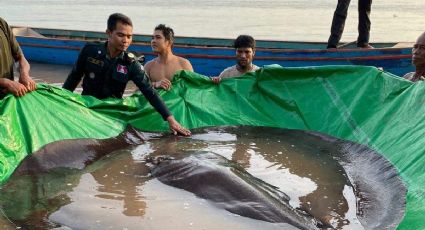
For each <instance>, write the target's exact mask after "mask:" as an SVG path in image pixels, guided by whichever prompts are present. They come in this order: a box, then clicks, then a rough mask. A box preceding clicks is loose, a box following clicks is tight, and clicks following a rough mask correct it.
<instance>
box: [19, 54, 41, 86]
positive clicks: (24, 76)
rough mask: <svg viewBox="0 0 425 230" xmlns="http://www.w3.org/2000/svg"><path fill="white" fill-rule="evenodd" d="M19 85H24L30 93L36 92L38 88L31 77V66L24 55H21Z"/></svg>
mask: <svg viewBox="0 0 425 230" xmlns="http://www.w3.org/2000/svg"><path fill="white" fill-rule="evenodd" d="M18 62H19V83H21V84H22V85H24V86H25V87H26V88H27V90H28V91H34V90H35V89H36V88H37V86H36V84H35V81H34V80H33V79H32V78H31V77H30V64H29V63H28V61H27V59H26V58H25V56H24V55H23V54H21V55H20V57H19V59H18Z"/></svg>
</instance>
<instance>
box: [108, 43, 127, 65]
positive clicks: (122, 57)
mask: <svg viewBox="0 0 425 230" xmlns="http://www.w3.org/2000/svg"><path fill="white" fill-rule="evenodd" d="M103 48H104V49H105V51H104V52H105V54H106V57H108V59H111V57H110V56H109V52H108V42H107V41H106V42H105V45H104V46H103ZM124 54H125V51H122V52H121V53H120V54H118V56H116V57H115V58H117V59H121V60H123V59H124Z"/></svg>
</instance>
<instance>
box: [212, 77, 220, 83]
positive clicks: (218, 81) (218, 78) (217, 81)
mask: <svg viewBox="0 0 425 230" xmlns="http://www.w3.org/2000/svg"><path fill="white" fill-rule="evenodd" d="M211 81H212V82H214V83H215V84H219V83H220V81H221V77H212V78H211Z"/></svg>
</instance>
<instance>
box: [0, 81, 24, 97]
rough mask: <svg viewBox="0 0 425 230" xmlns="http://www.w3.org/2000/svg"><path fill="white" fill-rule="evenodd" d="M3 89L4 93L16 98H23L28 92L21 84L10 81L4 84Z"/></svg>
mask: <svg viewBox="0 0 425 230" xmlns="http://www.w3.org/2000/svg"><path fill="white" fill-rule="evenodd" d="M4 88H5V89H6V93H11V94H13V95H15V96H17V97H21V96H24V95H25V93H26V92H27V91H28V89H27V87H25V86H24V85H23V84H21V83H19V82H16V81H11V80H7V82H5V84H4Z"/></svg>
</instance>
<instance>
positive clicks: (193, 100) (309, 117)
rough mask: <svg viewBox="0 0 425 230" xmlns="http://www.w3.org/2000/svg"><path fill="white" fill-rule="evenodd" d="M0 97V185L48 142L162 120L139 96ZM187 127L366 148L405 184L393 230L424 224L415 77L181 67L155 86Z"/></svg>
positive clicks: (56, 92)
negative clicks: (167, 86) (314, 134)
mask: <svg viewBox="0 0 425 230" xmlns="http://www.w3.org/2000/svg"><path fill="white" fill-rule="evenodd" d="M38 87H39V89H38V90H37V91H36V92H32V93H30V94H27V95H25V96H24V97H22V98H15V97H13V96H7V97H6V98H4V99H3V100H1V101H0V109H1V110H0V113H1V116H0V182H2V183H4V182H5V181H6V180H7V179H8V178H9V176H10V175H11V174H12V173H13V170H14V169H15V168H16V167H17V165H18V164H19V162H20V161H21V160H22V159H23V158H24V157H25V156H26V155H28V154H31V153H32V152H34V151H36V150H38V149H40V148H41V147H42V146H44V145H46V144H48V143H51V142H53V141H56V140H62V139H72V138H108V137H112V136H116V135H118V134H119V133H120V132H122V131H123V130H124V129H125V127H126V126H127V125H128V124H131V125H133V126H135V127H136V128H139V129H141V130H146V131H164V130H167V127H168V126H167V123H166V122H164V121H162V119H161V117H160V115H159V114H157V113H156V112H155V111H154V110H153V108H152V107H151V106H150V105H149V104H148V103H147V102H146V101H145V99H144V97H143V96H141V95H140V94H137V93H136V94H134V95H133V96H131V97H128V98H125V99H124V100H119V99H108V100H104V101H100V100H97V99H95V98H93V97H86V96H84V97H83V96H80V95H77V94H73V93H70V92H68V91H66V90H62V89H59V88H55V87H52V86H48V85H39V86H38ZM160 95H161V96H162V97H163V99H164V100H165V101H166V104H167V105H168V106H169V108H170V109H171V111H172V112H173V113H174V115H175V117H176V119H177V120H178V121H180V122H181V123H182V124H183V125H185V126H186V127H188V128H198V127H203V126H217V125H253V126H271V127H280V128H289V129H302V130H313V131H318V132H322V133H325V134H328V135H331V136H335V137H338V138H341V139H345V140H351V141H355V142H358V143H361V144H365V145H368V146H369V147H371V148H373V149H375V150H376V151H378V152H379V153H381V154H382V155H384V156H385V157H387V158H388V160H390V161H391V162H392V163H393V164H394V165H395V166H396V168H397V169H398V170H399V172H400V175H401V177H402V178H403V180H404V181H405V182H406V184H407V186H408V194H407V210H406V214H405V218H404V219H403V221H402V223H401V224H400V226H399V229H425V188H424V186H423V185H422V183H423V182H425V147H424V146H425V138H424V137H425V106H424V102H425V96H424V95H425V82H421V83H416V84H413V83H411V82H408V81H406V80H403V79H401V78H399V77H397V76H394V75H391V74H389V73H386V72H383V71H380V70H378V69H376V68H373V67H362V66H327V67H308V68H281V67H279V66H269V67H266V68H263V69H261V70H259V71H257V72H255V73H252V74H247V75H244V76H242V77H239V78H233V79H223V80H222V82H221V84H219V85H215V84H213V83H212V82H211V81H210V80H209V79H208V78H207V77H204V76H201V75H198V74H196V73H190V72H185V71H183V72H180V73H179V74H177V75H176V77H175V79H174V82H173V88H172V90H171V91H168V92H166V91H161V92H160Z"/></svg>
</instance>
